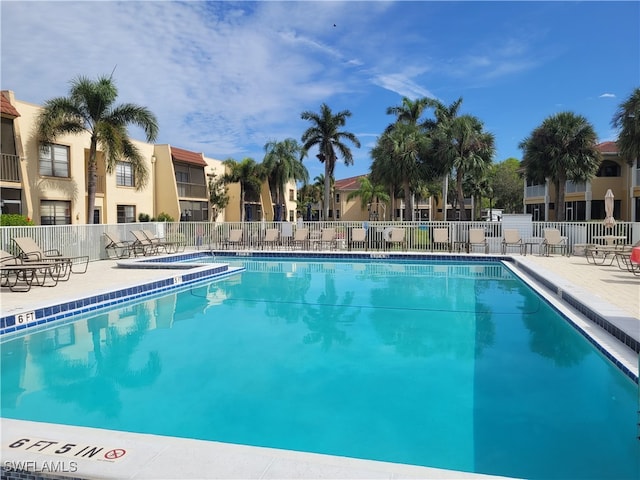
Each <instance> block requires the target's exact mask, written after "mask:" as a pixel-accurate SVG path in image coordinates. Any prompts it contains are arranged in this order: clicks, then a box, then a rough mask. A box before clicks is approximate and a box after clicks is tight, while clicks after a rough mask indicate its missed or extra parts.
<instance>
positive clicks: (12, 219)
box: [0, 213, 33, 227]
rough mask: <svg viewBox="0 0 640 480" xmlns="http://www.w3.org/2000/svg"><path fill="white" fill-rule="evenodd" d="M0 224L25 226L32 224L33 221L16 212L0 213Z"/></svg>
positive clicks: (4, 225)
mask: <svg viewBox="0 0 640 480" xmlns="http://www.w3.org/2000/svg"><path fill="white" fill-rule="evenodd" d="M0 225H2V226H3V227H25V226H28V225H33V221H32V220H31V219H30V218H29V217H25V216H24V215H18V214H17V213H3V214H2V215H0Z"/></svg>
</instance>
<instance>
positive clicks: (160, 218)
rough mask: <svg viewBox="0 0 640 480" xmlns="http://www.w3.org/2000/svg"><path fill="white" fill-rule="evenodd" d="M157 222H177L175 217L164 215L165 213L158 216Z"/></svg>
mask: <svg viewBox="0 0 640 480" xmlns="http://www.w3.org/2000/svg"><path fill="white" fill-rule="evenodd" d="M157 220H158V222H175V220H174V219H173V217H172V216H171V215H169V214H168V213H164V212H161V213H160V214H158V218H157Z"/></svg>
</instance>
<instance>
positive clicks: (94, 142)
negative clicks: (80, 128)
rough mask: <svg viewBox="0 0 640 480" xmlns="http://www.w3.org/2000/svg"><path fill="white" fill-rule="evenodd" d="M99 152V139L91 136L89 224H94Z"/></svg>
mask: <svg viewBox="0 0 640 480" xmlns="http://www.w3.org/2000/svg"><path fill="white" fill-rule="evenodd" d="M97 150H98V139H97V137H96V136H95V135H92V136H91V146H90V147H89V164H88V165H87V224H92V223H93V209H94V208H95V204H96V183H97V177H98V164H97V161H96V156H97Z"/></svg>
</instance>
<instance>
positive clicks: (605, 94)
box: [599, 93, 616, 98]
mask: <svg viewBox="0 0 640 480" xmlns="http://www.w3.org/2000/svg"><path fill="white" fill-rule="evenodd" d="M599 98H616V95H615V94H614V93H603V94H602V95H600V97H599Z"/></svg>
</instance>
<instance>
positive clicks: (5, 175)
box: [0, 153, 20, 183]
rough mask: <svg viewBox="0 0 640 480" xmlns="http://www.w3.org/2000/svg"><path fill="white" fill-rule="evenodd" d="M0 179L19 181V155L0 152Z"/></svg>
mask: <svg viewBox="0 0 640 480" xmlns="http://www.w3.org/2000/svg"><path fill="white" fill-rule="evenodd" d="M0 180H2V181H3V182H15V183H20V157H19V156H18V155H10V154H8V153H3V154H2V163H1V164H0Z"/></svg>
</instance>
